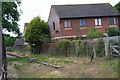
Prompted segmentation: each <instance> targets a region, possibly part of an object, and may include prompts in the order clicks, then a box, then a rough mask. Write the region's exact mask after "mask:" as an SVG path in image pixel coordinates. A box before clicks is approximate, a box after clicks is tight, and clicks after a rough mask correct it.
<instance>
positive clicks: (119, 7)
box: [114, 2, 120, 12]
mask: <svg viewBox="0 0 120 80" xmlns="http://www.w3.org/2000/svg"><path fill="white" fill-rule="evenodd" d="M114 7H115V8H116V9H117V10H118V12H120V2H118V3H117V4H116V5H115V6H114Z"/></svg>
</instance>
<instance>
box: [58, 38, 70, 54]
mask: <svg viewBox="0 0 120 80" xmlns="http://www.w3.org/2000/svg"><path fill="white" fill-rule="evenodd" d="M69 47H70V40H67V39H62V40H59V41H57V42H56V48H57V49H58V50H61V52H62V53H63V54H65V55H66V56H68V49H69Z"/></svg>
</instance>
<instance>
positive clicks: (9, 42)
mask: <svg viewBox="0 0 120 80" xmlns="http://www.w3.org/2000/svg"><path fill="white" fill-rule="evenodd" d="M4 39H5V45H6V46H7V47H8V46H13V45H14V42H15V40H16V37H13V36H10V35H9V34H4Z"/></svg>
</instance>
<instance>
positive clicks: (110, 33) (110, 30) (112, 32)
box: [108, 27, 120, 36]
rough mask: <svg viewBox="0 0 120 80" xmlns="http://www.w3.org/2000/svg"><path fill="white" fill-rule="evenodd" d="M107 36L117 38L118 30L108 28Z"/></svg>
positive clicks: (119, 31)
mask: <svg viewBox="0 0 120 80" xmlns="http://www.w3.org/2000/svg"><path fill="white" fill-rule="evenodd" d="M108 35H109V36H119V35H120V30H119V29H118V28H115V27H109V28H108Z"/></svg>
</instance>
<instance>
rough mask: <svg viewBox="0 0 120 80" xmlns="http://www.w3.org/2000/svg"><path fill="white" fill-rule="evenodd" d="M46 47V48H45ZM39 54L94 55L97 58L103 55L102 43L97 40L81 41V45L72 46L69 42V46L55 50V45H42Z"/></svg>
mask: <svg viewBox="0 0 120 80" xmlns="http://www.w3.org/2000/svg"><path fill="white" fill-rule="evenodd" d="M46 46H47V47H46ZM41 53H45V54H51V55H64V56H92V55H93V54H94V53H95V54H96V55H97V56H103V55H105V54H104V53H105V49H104V42H103V41H102V42H99V40H98V39H94V40H93V39H92V40H82V42H81V44H80V45H79V44H78V43H77V44H76V43H75V44H73V43H72V41H71V42H70V46H69V47H67V48H65V49H63V48H62V47H61V48H56V47H55V43H49V44H48V45H46V44H45V45H44V46H43V48H42V51H41Z"/></svg>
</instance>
